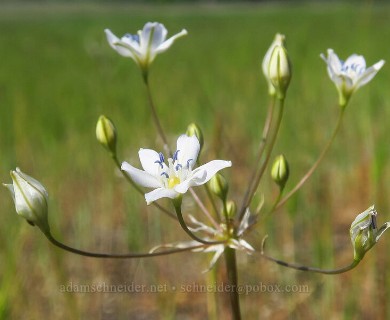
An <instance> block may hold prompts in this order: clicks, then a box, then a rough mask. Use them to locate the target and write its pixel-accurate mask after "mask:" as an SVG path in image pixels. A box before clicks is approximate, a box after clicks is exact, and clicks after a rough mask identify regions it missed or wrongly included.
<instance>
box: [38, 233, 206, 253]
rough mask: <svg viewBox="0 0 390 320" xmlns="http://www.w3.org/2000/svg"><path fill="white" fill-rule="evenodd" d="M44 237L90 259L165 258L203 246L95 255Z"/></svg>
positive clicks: (50, 237) (47, 236) (64, 248)
mask: <svg viewBox="0 0 390 320" xmlns="http://www.w3.org/2000/svg"><path fill="white" fill-rule="evenodd" d="M45 236H46V238H47V239H48V240H49V241H50V242H51V243H52V244H54V245H55V246H57V247H59V248H61V249H63V250H65V251H69V252H71V253H74V254H78V255H81V256H85V257H91V258H110V259H131V258H151V257H157V256H165V255H168V254H174V253H179V252H185V251H191V250H193V249H198V248H203V247H204V245H196V246H192V247H187V248H177V249H173V250H169V251H160V252H151V253H125V254H110V253H95V252H89V251H83V250H79V249H75V248H72V247H69V246H67V245H65V244H63V243H61V242H60V241H58V240H56V239H55V238H54V237H53V236H52V235H51V234H47V233H45Z"/></svg>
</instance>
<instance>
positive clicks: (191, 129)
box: [186, 123, 204, 150]
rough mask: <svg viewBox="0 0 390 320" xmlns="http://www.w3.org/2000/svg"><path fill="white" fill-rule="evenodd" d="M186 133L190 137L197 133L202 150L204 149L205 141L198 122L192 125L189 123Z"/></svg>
mask: <svg viewBox="0 0 390 320" xmlns="http://www.w3.org/2000/svg"><path fill="white" fill-rule="evenodd" d="M186 135H187V136H189V137H192V136H193V135H195V136H196V137H197V138H198V141H199V144H200V150H202V148H203V142H204V140H203V133H202V130H200V128H199V126H198V125H197V124H195V123H191V124H190V125H188V127H187V132H186Z"/></svg>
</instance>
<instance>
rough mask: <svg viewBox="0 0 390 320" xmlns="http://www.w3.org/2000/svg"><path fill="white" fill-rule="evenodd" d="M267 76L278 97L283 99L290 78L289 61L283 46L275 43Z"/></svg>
mask: <svg viewBox="0 0 390 320" xmlns="http://www.w3.org/2000/svg"><path fill="white" fill-rule="evenodd" d="M269 78H270V80H271V83H272V85H273V86H274V88H275V90H276V94H277V96H278V98H279V99H284V97H285V95H286V92H287V88H288V85H289V83H290V80H291V63H290V60H289V57H288V54H287V50H286V48H285V47H284V46H280V45H277V46H275V48H274V51H273V52H272V55H271V60H270V64H269Z"/></svg>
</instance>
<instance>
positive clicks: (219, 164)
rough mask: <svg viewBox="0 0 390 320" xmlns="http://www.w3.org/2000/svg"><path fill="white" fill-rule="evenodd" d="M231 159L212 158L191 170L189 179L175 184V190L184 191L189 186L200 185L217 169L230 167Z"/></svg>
mask: <svg viewBox="0 0 390 320" xmlns="http://www.w3.org/2000/svg"><path fill="white" fill-rule="evenodd" d="M231 166H232V162H231V161H224V160H213V161H210V162H208V163H206V164H204V165H202V166H200V167H198V168H196V169H195V170H194V171H193V174H192V176H190V178H189V179H187V180H184V181H183V182H182V183H180V184H178V185H176V186H175V190H176V191H177V192H179V193H186V192H187V190H188V189H189V188H191V187H196V186H200V185H202V184H205V183H206V182H207V181H209V180H210V179H211V178H212V177H213V176H214V175H215V174H216V173H217V172H218V171H219V170H222V169H224V168H227V167H231Z"/></svg>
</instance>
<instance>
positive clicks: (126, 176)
mask: <svg viewBox="0 0 390 320" xmlns="http://www.w3.org/2000/svg"><path fill="white" fill-rule="evenodd" d="M112 159H113V160H114V162H115V165H116V166H117V168H118V169H119V171H120V172H121V173H122V175H123V177H124V178H125V179H126V180H127V181H128V182H129V183H130V184H131V185H132V186H133V188H134V189H135V190H137V191H138V193H139V194H142V195H143V194H144V192H143V191H142V189H141V188H140V187H139V186H137V185H136V184H135V183H134V181H133V180H131V179H130V177H129V176H128V175H127V174H126V173H125V172H124V171H123V170H121V164H120V162H119V160H118V158H117V156H116V155H112ZM152 205H154V206H155V207H156V208H158V209H160V210H161V211H162V212H164V213H165V214H167V215H168V217H170V218H172V219H174V220H177V217H176V216H175V215H174V214H173V213H172V212H170V211H169V210H168V209H166V208H164V207H162V206H160V205H159V204H158V203H156V202H152Z"/></svg>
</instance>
